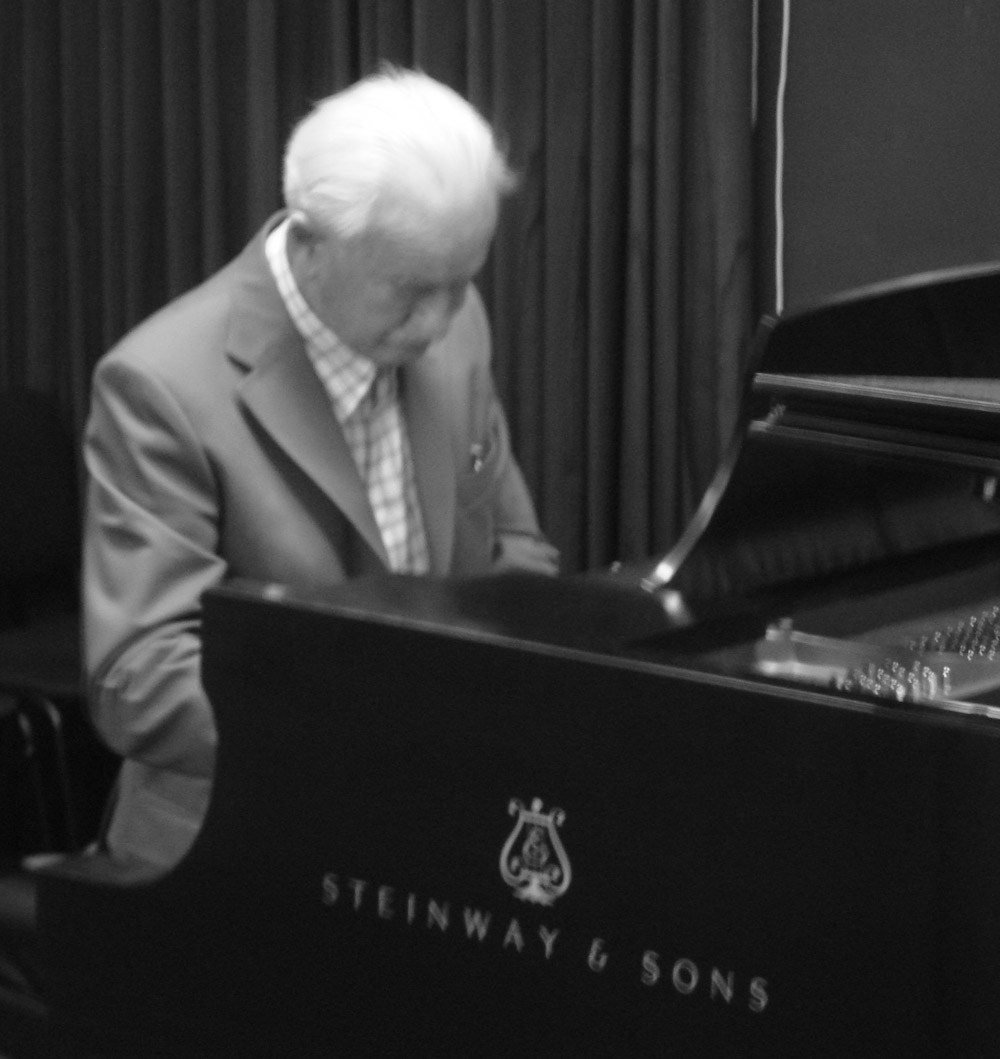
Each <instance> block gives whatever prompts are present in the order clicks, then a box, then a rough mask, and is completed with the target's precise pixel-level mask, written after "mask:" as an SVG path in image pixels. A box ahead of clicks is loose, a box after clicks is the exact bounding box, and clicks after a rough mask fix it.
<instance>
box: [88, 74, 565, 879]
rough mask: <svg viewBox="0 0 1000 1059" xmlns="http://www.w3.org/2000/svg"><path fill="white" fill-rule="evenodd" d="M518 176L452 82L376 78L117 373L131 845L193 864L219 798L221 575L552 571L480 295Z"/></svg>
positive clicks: (97, 625) (99, 450)
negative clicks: (205, 616) (211, 648)
mask: <svg viewBox="0 0 1000 1059" xmlns="http://www.w3.org/2000/svg"><path fill="white" fill-rule="evenodd" d="M511 185H512V178H511V174H510V171H509V169H508V167H507V164H506V162H505V160H504V158H503V156H502V154H501V153H500V151H499V150H498V148H497V145H496V143H495V140H494V137H493V135H492V132H491V130H490V128H489V126H488V125H487V124H486V123H485V122H484V121H483V119H482V118H481V117H480V116H479V115H478V114H477V113H476V111H475V110H473V108H472V107H470V106H469V105H468V104H467V103H466V102H465V101H464V100H463V99H461V97H459V96H458V95H456V94H455V93H454V92H452V91H451V90H450V89H449V88H447V87H445V86H444V85H442V84H439V83H438V82H436V81H434V80H432V79H431V78H429V77H427V76H425V75H423V74H421V73H416V72H410V71H399V70H385V71H383V72H381V73H379V74H377V75H375V76H373V77H370V78H366V79H365V80H363V81H361V82H359V83H357V84H356V85H354V86H352V87H350V88H348V89H347V90H346V91H344V92H341V93H339V94H337V95H334V96H331V97H329V98H328V99H326V100H323V101H322V102H320V103H319V104H318V105H317V106H316V107H315V108H314V110H313V111H312V112H311V113H310V114H309V115H308V116H307V117H306V118H305V119H303V121H302V122H301V123H300V124H299V126H298V127H297V128H296V129H295V130H294V132H293V134H292V136H291V138H290V140H289V143H288V147H287V150H286V156H285V175H284V191H285V201H286V206H287V209H286V210H285V211H283V212H282V213H280V214H278V215H277V216H275V217H272V218H271V219H270V220H269V221H268V222H267V224H266V225H265V227H264V228H263V230H262V231H261V232H260V233H259V234H258V235H257V237H256V238H255V239H254V240H253V242H251V243H250V244H249V246H248V247H247V248H246V249H245V250H244V251H243V252H242V254H240V256H239V257H237V258H236V259H235V260H234V261H232V262H231V263H230V264H229V265H227V266H226V267H225V268H223V269H222V270H221V271H220V272H218V273H217V274H216V275H214V276H213V277H211V278H210V279H209V280H207V281H206V282H205V283H204V284H202V285H201V286H199V287H197V288H196V289H194V290H193V291H190V292H188V293H187V294H186V295H184V296H182V297H181V298H179V299H178V300H177V301H175V302H173V303H171V304H170V305H168V306H167V307H166V308H164V309H162V310H161V311H160V312H158V313H157V314H155V315H154V316H153V317H151V318H150V319H149V320H147V321H145V322H144V323H142V324H141V325H140V326H139V327H137V328H136V329H135V330H134V331H132V332H131V333H130V334H129V335H127V336H126V337H125V338H124V339H123V340H122V341H121V342H120V343H119V344H118V345H117V346H116V347H115V348H114V349H113V350H111V352H109V353H108V354H107V355H106V356H105V357H104V358H103V359H102V361H101V362H100V364H99V365H98V367H97V370H96V372H95V376H94V383H93V401H92V410H91V416H90V421H89V424H88V428H87V434H86V444H85V451H86V461H87V468H88V472H89V478H90V485H89V493H88V504H87V522H86V544H85V569H84V596H85V613H86V659H87V669H88V680H89V692H90V701H91V708H92V712H93V716H94V719H95V722H96V724H97V727H98V729H99V731H100V732H101V733H102V735H103V737H104V738H105V740H106V741H107V742H108V744H109V745H110V746H111V747H112V748H113V749H114V750H116V751H117V752H118V753H119V754H121V755H122V757H123V758H124V762H123V765H122V769H121V774H120V778H119V783H118V785H117V790H116V795H115V802H114V805H113V811H112V815H111V817H110V825H109V828H108V833H107V836H106V838H107V843H108V847H109V849H110V851H111V853H112V854H114V855H117V856H121V857H135V858H140V859H142V860H144V861H147V862H152V863H155V864H158V865H163V866H166V865H171V864H173V863H176V861H177V860H178V859H179V858H180V857H181V856H183V854H184V853H185V852H186V850H187V849H188V848H189V846H190V844H191V842H192V841H193V840H194V838H195V836H196V834H197V831H198V827H199V825H200V823H201V820H202V819H203V816H204V813H205V810H206V808H207V805H208V801H209V797H210V792H211V780H212V769H213V760H214V752H215V740H216V735H215V728H214V725H213V719H212V711H211V708H210V705H209V703H208V701H207V699H206V697H205V694H204V691H203V689H202V687H201V683H200V679H199V672H200V657H201V644H200V604H199V600H200V597H201V594H202V593H203V592H204V591H205V590H206V589H208V588H210V587H212V586H213V585H217V584H219V583H220V582H222V581H223V580H224V579H226V578H230V577H250V578H256V579H260V580H265V581H272V582H281V583H284V584H290V585H300V586H310V587H314V586H322V585H332V584H335V583H337V582H339V581H342V580H343V579H345V578H350V577H353V576H357V575H360V574H364V573H370V572H375V571H385V570H389V571H393V572H396V573H400V574H426V573H431V574H447V573H451V574H478V573H486V572H489V571H494V570H503V569H510V568H521V569H528V570H535V571H539V572H543V573H554V572H555V570H556V563H557V556H556V553H555V551H554V549H553V548H552V547H551V545H549V544H548V543H547V542H546V541H545V540H544V538H543V537H542V535H541V534H540V532H539V528H538V524H537V521H536V518H535V513H534V510H533V506H532V503H531V500H530V497H529V495H528V492H527V490H526V488H525V485H524V481H523V479H522V476H521V473H520V471H519V469H518V467H517V465H516V463H515V461H514V459H513V457H512V455H511V451H510V443H509V438H508V433H507V427H506V423H505V419H504V415H503V412H502V410H501V408H500V405H499V404H498V401H497V398H496V394H495V392H494V387H493V381H492V377H491V371H490V340H489V331H488V326H487V321H486V318H485V314H484V311H483V307H482V303H481V301H480V299H479V296H478V295H477V293H476V291H475V290H474V288H473V287H472V286H471V281H472V279H473V277H474V276H475V275H476V273H477V272H478V271H479V269H480V268H481V267H482V265H483V262H484V260H485V259H486V255H487V253H488V251H489V246H490V242H491V240H492V237H493V233H494V229H495V226H496V221H497V212H498V208H499V204H500V200H501V198H502V196H503V195H504V194H505V193H506V192H508V191H509V190H510V188H511ZM291 709H293V707H290V710H291ZM289 723H290V724H294V723H295V719H294V716H293V715H292V714H291V713H290V716H289Z"/></svg>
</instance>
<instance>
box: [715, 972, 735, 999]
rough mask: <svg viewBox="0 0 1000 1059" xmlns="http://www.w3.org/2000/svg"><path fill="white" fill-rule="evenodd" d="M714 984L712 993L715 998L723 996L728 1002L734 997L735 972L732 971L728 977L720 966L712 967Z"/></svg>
mask: <svg viewBox="0 0 1000 1059" xmlns="http://www.w3.org/2000/svg"><path fill="white" fill-rule="evenodd" d="M711 980H712V986H711V993H710V995H711V996H712V997H713V998H714V997H717V996H721V997H722V999H723V1000H725V1002H726V1003H727V1004H728V1003H729V1002H730V1001H731V1000H732V999H733V972H732V971H730V972H729V974H728V975H726V977H723V976H722V972H721V971H720V970H719V969H718V967H713V968H712V979H711Z"/></svg>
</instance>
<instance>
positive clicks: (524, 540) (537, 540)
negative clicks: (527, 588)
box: [493, 533, 559, 577]
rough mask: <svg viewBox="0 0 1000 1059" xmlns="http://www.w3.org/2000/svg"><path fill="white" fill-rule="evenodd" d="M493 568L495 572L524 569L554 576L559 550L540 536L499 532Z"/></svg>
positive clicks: (556, 572) (556, 570)
mask: <svg viewBox="0 0 1000 1059" xmlns="http://www.w3.org/2000/svg"><path fill="white" fill-rule="evenodd" d="M493 570H494V572H496V573H507V572H510V571H512V570H526V571H528V572H529V573H534V574H547V575H548V576H550V577H554V576H555V575H556V574H558V573H559V552H558V551H557V550H556V549H555V548H554V547H553V546H552V545H551V544H549V542H548V541H547V540H545V539H544V538H541V537H535V536H533V535H531V534H528V533H501V534H500V535H499V536H498V538H497V543H496V547H495V549H494V554H493Z"/></svg>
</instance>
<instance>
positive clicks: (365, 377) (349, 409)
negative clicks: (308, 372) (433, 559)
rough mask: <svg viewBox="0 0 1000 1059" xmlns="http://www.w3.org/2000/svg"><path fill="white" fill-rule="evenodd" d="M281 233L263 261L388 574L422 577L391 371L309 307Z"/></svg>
mask: <svg viewBox="0 0 1000 1059" xmlns="http://www.w3.org/2000/svg"><path fill="white" fill-rule="evenodd" d="M287 229H288V221H287V220H286V221H284V222H283V223H281V224H279V225H278V226H277V227H276V228H275V229H274V231H272V232H271V233H270V235H269V236H268V237H267V243H266V253H267V260H268V263H269V264H270V266H271V271H272V273H273V274H274V279H275V282H276V283H277V285H278V291H279V292H280V294H281V297H282V299H283V300H284V303H285V306H286V308H287V309H288V314H289V316H290V317H291V318H292V322H293V323H294V324H295V327H296V329H297V330H298V331H299V333H300V334H301V335H302V338H303V340H304V341H305V347H306V352H307V353H308V354H309V359H310V360H311V361H312V364H313V367H314V368H315V369H316V374H317V375H318V376H319V378H320V381H321V382H322V383H323V386H324V388H325V390H326V392H327V394H328V395H329V397H330V402H331V404H332V406H333V412H334V415H335V416H336V418H337V421H338V422H339V423H340V426H341V429H342V430H343V432H344V438H345V439H346V441H347V446H348V448H349V449H350V450H351V455H352V456H353V457H354V462H355V464H356V465H357V468H358V474H359V475H360V476H361V481H362V482H363V483H364V485H365V488H366V489H367V492H368V500H369V503H370V504H371V507H372V512H373V513H374V515H375V522H376V524H377V526H378V528H379V532H380V533H381V535H382V543H383V544H384V545H385V550H386V553H387V555H388V557H389V569H390V570H392V571H394V572H395V573H407V574H425V573H427V572H428V571H429V570H430V555H429V552H428V548H427V535H426V533H425V531H424V521H423V516H422V514H421V511H420V501H419V499H418V497H417V486H416V480H415V478H414V474H413V460H412V457H411V455H410V442H409V437H408V435H407V432H406V423H405V420H404V418H403V410H402V406H401V404H400V400H399V375H398V372H397V371H396V370H395V369H394V368H389V369H386V368H377V367H376V365H375V364H374V363H373V362H372V361H370V360H367V359H366V358H365V357H361V356H358V355H357V354H356V353H354V352H353V351H352V350H351V349H350V348H349V347H348V346H346V345H344V343H343V342H341V341H340V339H338V338H337V336H336V335H335V334H334V333H333V331H331V330H330V328H328V327H327V326H326V325H325V324H324V323H323V322H322V320H320V319H319V317H318V316H317V315H316V314H315V313H314V312H313V311H312V309H310V308H309V306H308V305H307V304H306V300H305V298H303V297H302V293H301V291H300V290H299V288H298V285H297V284H296V282H295V278H294V276H293V275H292V271H291V268H290V267H289V264H288V255H287V253H286V252H285V239H286V233H287Z"/></svg>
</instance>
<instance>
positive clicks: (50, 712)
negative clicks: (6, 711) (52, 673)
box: [14, 695, 79, 852]
mask: <svg viewBox="0 0 1000 1059" xmlns="http://www.w3.org/2000/svg"><path fill="white" fill-rule="evenodd" d="M14 706H15V710H16V716H17V724H18V727H19V729H20V732H21V745H22V753H23V756H24V761H25V764H26V768H27V772H28V777H29V783H30V785H31V792H32V799H33V801H34V807H35V813H36V816H37V819H38V827H39V841H40V842H41V843H42V846H43V848H45V849H48V850H54V849H56V848H57V847H56V843H59V844H60V845H59V847H58V848H60V849H64V850H68V851H73V852H75V851H76V849H77V847H78V842H79V835H78V828H77V825H76V812H75V806H74V802H73V791H72V779H71V776H70V768H69V752H68V750H67V746H66V735H65V731H64V725H63V718H62V714H61V713H60V711H59V708H58V707H57V706H56V704H55V703H54V702H52V701H51V700H49V699H47V698H45V697H44V696H41V695H22V696H19V697H18V698H17V699H16V701H15V704H14ZM39 717H41V718H43V719H44V721H45V727H46V728H47V729H48V734H49V738H48V739H47V740H45V741H44V743H43V741H42V739H41V738H40V736H41V733H40V731H39V729H38V727H37V725H36V721H37V719H38V718H39ZM43 747H44V749H47V750H49V751H50V754H51V764H48V765H46V763H45V762H44V761H43ZM46 772H48V773H50V777H49V779H48V782H47V781H46Z"/></svg>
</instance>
